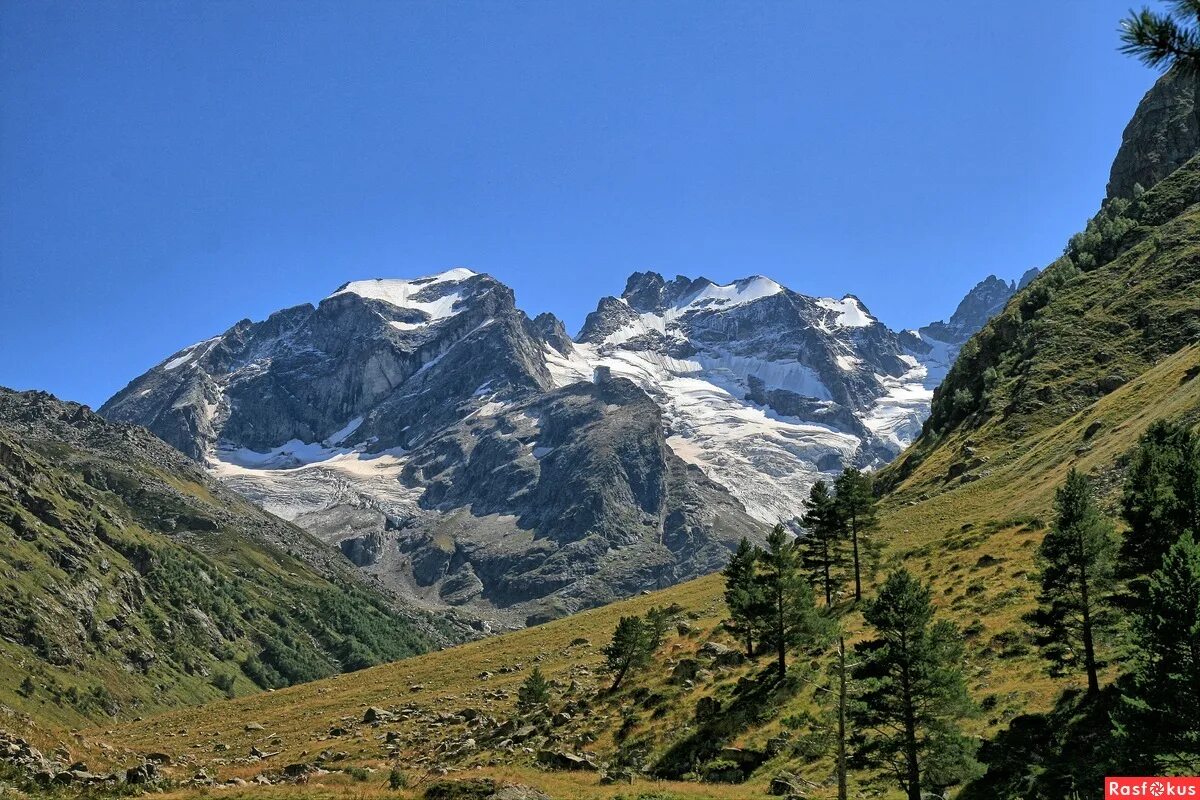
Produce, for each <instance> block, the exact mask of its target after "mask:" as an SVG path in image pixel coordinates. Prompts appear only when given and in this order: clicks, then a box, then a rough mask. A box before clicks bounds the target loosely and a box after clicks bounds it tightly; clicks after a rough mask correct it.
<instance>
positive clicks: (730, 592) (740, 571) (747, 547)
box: [722, 537, 761, 658]
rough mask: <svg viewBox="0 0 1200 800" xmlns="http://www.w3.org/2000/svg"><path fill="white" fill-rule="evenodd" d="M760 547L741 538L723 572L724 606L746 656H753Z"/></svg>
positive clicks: (757, 602) (758, 604)
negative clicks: (743, 644) (743, 645)
mask: <svg viewBox="0 0 1200 800" xmlns="http://www.w3.org/2000/svg"><path fill="white" fill-rule="evenodd" d="M760 552H761V551H760V550H759V548H757V547H755V546H754V545H752V544H750V540H749V539H746V538H745V537H743V538H742V541H741V543H740V544H738V549H737V552H735V553H734V554H733V557H732V558H730V559H729V564H728V566H726V567H725V571H724V572H723V573H722V574H723V575H724V576H725V605H726V607H728V609H729V618H730V621H731V622H732V623H733V628H734V630H735V631H737V633H738V636H739V637H740V638H741V640H742V641H743V642H744V643H745V645H746V657H747V658H753V657H754V637H755V635H756V631H757V628H758V625H757V623H758V616H759V614H760V611H759V606H760V605H761V598H760V591H759V589H760V587H759V585H758V580H757V563H758V559H759V554H760Z"/></svg>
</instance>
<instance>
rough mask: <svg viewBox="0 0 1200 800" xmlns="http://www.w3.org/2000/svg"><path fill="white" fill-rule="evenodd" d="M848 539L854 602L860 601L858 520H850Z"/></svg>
mask: <svg viewBox="0 0 1200 800" xmlns="http://www.w3.org/2000/svg"><path fill="white" fill-rule="evenodd" d="M850 539H851V541H852V542H853V543H854V601H855V602H856V603H857V602H861V601H862V578H861V577H860V576H859V571H858V518H857V517H851V518H850Z"/></svg>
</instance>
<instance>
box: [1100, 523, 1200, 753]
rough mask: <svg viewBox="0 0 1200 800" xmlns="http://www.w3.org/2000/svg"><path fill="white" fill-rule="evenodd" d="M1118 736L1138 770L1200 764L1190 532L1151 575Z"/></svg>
mask: <svg viewBox="0 0 1200 800" xmlns="http://www.w3.org/2000/svg"><path fill="white" fill-rule="evenodd" d="M1147 594H1148V601H1147V604H1146V607H1145V608H1144V609H1142V610H1140V612H1139V616H1138V619H1137V620H1136V621H1135V625H1134V628H1135V630H1136V631H1137V638H1138V644H1139V648H1138V651H1137V652H1138V660H1137V666H1136V667H1135V669H1134V673H1133V676H1132V680H1131V682H1130V683H1131V687H1130V688H1129V689H1128V691H1127V692H1126V694H1125V696H1124V697H1123V698H1122V708H1121V709H1120V710H1119V712H1118V715H1117V717H1118V726H1117V730H1118V736H1119V738H1120V739H1122V740H1124V741H1123V744H1124V745H1125V748H1126V750H1127V751H1130V752H1131V753H1132V754H1134V756H1133V757H1134V760H1135V764H1136V766H1137V767H1138V768H1141V769H1146V770H1153V771H1155V772H1158V771H1160V770H1170V771H1172V772H1174V773H1179V772H1180V771H1183V772H1187V773H1192V774H1194V773H1195V771H1196V770H1200V544H1197V541H1196V539H1195V538H1194V537H1193V536H1192V535H1191V533H1185V534H1184V535H1183V536H1182V537H1180V538H1179V540H1178V541H1176V542H1175V544H1174V545H1172V547H1171V549H1170V550H1169V551H1168V552H1167V554H1166V556H1165V557H1164V558H1163V562H1162V566H1161V567H1160V568H1159V569H1158V570H1156V571H1155V572H1154V573H1153V574H1152V575H1151V576H1150V581H1149V587H1148V593H1147Z"/></svg>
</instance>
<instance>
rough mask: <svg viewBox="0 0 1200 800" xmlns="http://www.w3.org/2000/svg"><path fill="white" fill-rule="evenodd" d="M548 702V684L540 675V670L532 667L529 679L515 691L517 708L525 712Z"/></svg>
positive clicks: (537, 667) (544, 677)
mask: <svg viewBox="0 0 1200 800" xmlns="http://www.w3.org/2000/svg"><path fill="white" fill-rule="evenodd" d="M548 702H550V682H549V681H548V680H546V676H545V675H543V674H542V668H541V667H539V666H536V665H535V666H534V668H533V672H531V673H529V677H528V678H526V679H525V680H524V681H522V683H521V686H520V688H518V689H517V708H519V709H521V710H522V711H527V710H529V709H531V708H534V707H535V706H541V705H545V704H546V703H548Z"/></svg>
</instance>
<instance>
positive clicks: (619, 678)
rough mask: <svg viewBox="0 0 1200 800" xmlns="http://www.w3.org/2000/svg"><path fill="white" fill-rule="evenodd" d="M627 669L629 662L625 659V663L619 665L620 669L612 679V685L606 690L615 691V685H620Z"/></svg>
mask: <svg viewBox="0 0 1200 800" xmlns="http://www.w3.org/2000/svg"><path fill="white" fill-rule="evenodd" d="M628 671H629V662H628V661H626V662H625V664H624V665H623V666H622V667H621V671H620V672H618V673H617V677H616V679H615V680H614V681H613V683H612V686H610V687H609V689H608V691H610V692H615V691H616V690H617V687H618V686H620V685H621V681H622V680H623V679H624V678H625V673H626V672H628Z"/></svg>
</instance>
